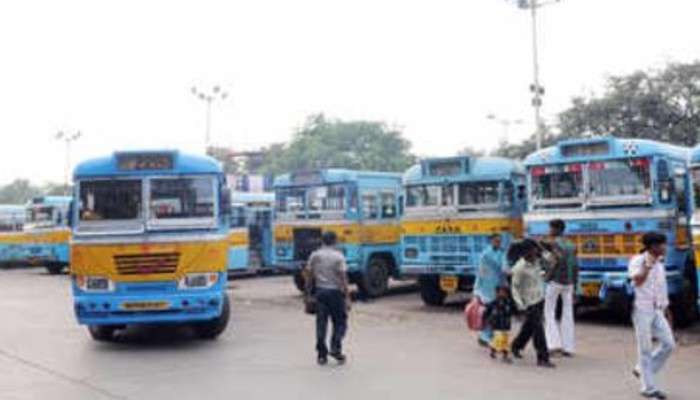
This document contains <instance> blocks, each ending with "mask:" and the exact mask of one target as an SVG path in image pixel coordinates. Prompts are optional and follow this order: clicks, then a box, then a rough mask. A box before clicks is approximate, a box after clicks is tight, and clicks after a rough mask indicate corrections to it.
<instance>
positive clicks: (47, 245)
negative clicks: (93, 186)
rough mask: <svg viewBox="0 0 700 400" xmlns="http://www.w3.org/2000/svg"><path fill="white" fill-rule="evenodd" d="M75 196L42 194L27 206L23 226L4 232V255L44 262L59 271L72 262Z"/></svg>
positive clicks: (12, 260) (32, 262) (14, 259)
mask: <svg viewBox="0 0 700 400" xmlns="http://www.w3.org/2000/svg"><path fill="white" fill-rule="evenodd" d="M70 203H71V197H68V196H38V197H34V198H33V199H31V200H30V201H29V202H28V203H27V205H26V206H25V207H24V213H25V217H24V218H23V221H24V222H23V229H22V230H21V231H17V232H12V233H6V234H4V235H0V243H2V244H0V249H2V250H0V259H2V261H3V262H6V263H11V264H17V265H41V266H44V267H45V268H46V269H47V270H48V271H49V273H51V274H59V273H61V271H63V269H64V268H66V267H67V266H68V264H69V256H70V254H69V249H68V247H69V245H68V243H69V240H70V228H69V226H68V214H69V209H70Z"/></svg>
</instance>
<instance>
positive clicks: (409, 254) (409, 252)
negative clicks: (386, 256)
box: [403, 248, 418, 258]
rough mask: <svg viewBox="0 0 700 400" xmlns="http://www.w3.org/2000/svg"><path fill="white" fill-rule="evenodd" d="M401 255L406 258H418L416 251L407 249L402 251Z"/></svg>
mask: <svg viewBox="0 0 700 400" xmlns="http://www.w3.org/2000/svg"><path fill="white" fill-rule="evenodd" d="M403 255H404V256H405V257H406V258H416V257H418V250H416V249H411V248H409V249H406V250H404V252H403Z"/></svg>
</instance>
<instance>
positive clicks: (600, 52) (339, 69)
mask: <svg viewBox="0 0 700 400" xmlns="http://www.w3.org/2000/svg"><path fill="white" fill-rule="evenodd" d="M697 4H698V2H696V1H693V0H645V1H640V0H613V1H611V0H563V1H561V3H558V4H554V5H552V6H548V7H545V8H543V9H542V10H541V14H540V15H541V18H540V20H539V21H540V28H541V29H540V43H541V50H540V52H541V73H542V81H543V83H544V85H545V87H546V90H547V93H546V96H545V99H544V109H543V111H544V115H545V116H546V117H547V118H549V119H551V118H552V117H553V115H555V114H556V112H558V111H559V110H561V109H563V108H565V107H566V106H567V105H568V104H569V99H570V98H571V97H572V96H574V95H579V94H585V93H590V92H592V91H598V90H599V89H600V85H601V82H602V81H603V79H604V77H605V76H606V75H609V74H617V73H627V72H630V71H633V70H635V69H640V68H650V67H659V66H662V65H663V64H664V63H665V62H666V61H692V60H694V59H696V58H700V32H699V29H698V28H697V26H698V25H697V18H698V15H700V5H697ZM530 39H531V37H530V18H529V14H528V13H527V12H525V11H522V10H519V9H518V8H517V7H515V6H514V5H513V4H512V3H510V2H507V1H505V0H453V1H447V0H431V1H427V0H426V1H418V0H416V1H405V0H404V1H389V0H352V1H333V0H280V1H268V0H250V1H202V0H198V1H189V2H185V1H180V2H178V1H162V2H160V1H146V0H140V1H125V0H122V1H111V2H106V1H96V0H88V1H70V0H61V1H55V0H53V1H51V0H48V1H31V0H22V1H13V2H10V1H4V2H2V3H0V134H1V135H2V138H3V140H2V144H1V145H0V163H1V164H0V165H1V168H0V183H6V182H8V181H11V180H12V179H15V178H30V179H32V180H33V181H35V182H37V183H39V182H45V181H49V180H51V181H57V182H61V181H62V179H63V170H64V157H65V156H64V154H65V152H64V147H62V145H61V143H59V142H57V141H56V140H54V139H53V137H54V135H55V133H56V132H57V131H58V130H67V131H73V130H80V131H82V132H83V134H84V137H83V138H81V139H80V140H79V141H78V142H77V143H76V144H75V146H74V150H73V162H74V163H75V162H77V161H79V160H81V159H84V158H88V157H92V156H96V155H101V154H105V153H109V152H112V151H113V150H115V149H134V148H158V147H166V148H181V149H186V150H194V151H202V149H203V143H204V115H205V114H204V105H203V104H202V103H201V101H199V100H197V99H196V98H195V97H194V96H192V94H191V93H190V88H191V87H192V86H193V85H199V86H201V87H209V86H211V85H213V84H220V85H222V86H224V87H225V88H227V90H229V91H230V93H231V97H230V98H229V99H227V100H226V101H224V102H221V103H219V104H216V105H215V106H214V108H213V113H212V129H213V134H212V136H213V139H214V141H215V142H217V143H220V144H224V145H229V146H233V147H235V148H238V149H250V148H254V147H257V146H260V145H264V144H267V143H271V142H279V141H285V140H288V139H289V138H290V136H291V134H292V132H293V131H294V129H295V127H298V126H299V125H300V124H302V123H303V121H304V119H305V118H306V116H307V115H309V114H311V113H315V112H324V113H326V114H327V115H329V116H333V117H338V118H343V119H371V120H382V121H386V122H387V123H389V124H391V125H396V126H399V127H401V128H402V129H403V131H404V132H405V135H406V136H407V137H408V138H409V139H410V140H411V141H412V142H413V145H414V151H415V152H416V153H417V154H420V155H451V154H453V153H454V152H455V151H456V150H457V149H459V148H462V147H464V146H465V145H472V146H475V147H477V148H484V149H491V148H493V147H494V146H495V145H496V143H497V141H498V138H499V136H500V135H501V134H502V131H503V130H502V127H501V126H499V125H497V124H495V123H494V122H492V121H489V120H487V119H486V115H487V114H489V113H492V112H493V113H496V114H498V115H499V116H501V117H503V118H511V119H519V118H520V119H523V120H524V121H525V123H524V124H523V125H520V126H514V127H512V128H511V129H510V135H509V136H510V140H513V141H516V140H519V139H521V138H523V137H525V136H527V135H528V134H529V133H530V132H532V129H533V124H532V119H533V117H532V109H531V107H530V106H529V104H530V93H529V92H528V85H529V84H530V82H531V81H532V61H531V40H530Z"/></svg>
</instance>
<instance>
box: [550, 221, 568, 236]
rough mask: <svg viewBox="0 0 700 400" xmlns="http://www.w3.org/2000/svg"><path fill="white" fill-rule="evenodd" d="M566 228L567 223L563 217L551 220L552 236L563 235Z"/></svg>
mask: <svg viewBox="0 0 700 400" xmlns="http://www.w3.org/2000/svg"><path fill="white" fill-rule="evenodd" d="M565 230H566V223H564V221H563V220H561V219H558V218H557V219H553V220H551V221H549V234H550V235H552V236H561V235H563V234H564V231H565Z"/></svg>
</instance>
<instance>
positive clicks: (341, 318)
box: [316, 288, 348, 356]
mask: <svg viewBox="0 0 700 400" xmlns="http://www.w3.org/2000/svg"><path fill="white" fill-rule="evenodd" d="M329 319H330V320H331V322H332V323H333V333H332V334H331V352H332V353H341V352H342V350H343V337H345V332H346V331H347V326H348V314H347V309H346V308H345V296H344V295H343V292H341V291H340V290H331V289H321V288H318V289H316V351H318V355H319V356H326V355H327V354H328V346H327V345H326V336H327V332H328V320H329Z"/></svg>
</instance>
